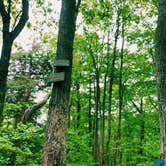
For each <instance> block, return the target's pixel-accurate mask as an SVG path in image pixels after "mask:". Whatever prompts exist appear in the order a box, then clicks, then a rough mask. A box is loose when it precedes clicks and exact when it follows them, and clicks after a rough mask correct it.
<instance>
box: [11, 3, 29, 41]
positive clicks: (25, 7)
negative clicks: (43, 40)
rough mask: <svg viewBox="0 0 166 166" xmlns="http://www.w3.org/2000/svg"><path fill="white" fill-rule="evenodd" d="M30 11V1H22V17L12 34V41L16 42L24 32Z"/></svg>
mask: <svg viewBox="0 0 166 166" xmlns="http://www.w3.org/2000/svg"><path fill="white" fill-rule="evenodd" d="M28 11H29V0H22V15H21V17H20V20H19V22H18V24H17V25H16V27H15V28H14V30H13V31H12V32H11V34H12V39H13V40H14V39H15V38H16V37H17V36H18V35H19V34H20V32H21V31H22V29H23V28H24V26H25V24H26V22H27V20H28V18H29V16H28Z"/></svg>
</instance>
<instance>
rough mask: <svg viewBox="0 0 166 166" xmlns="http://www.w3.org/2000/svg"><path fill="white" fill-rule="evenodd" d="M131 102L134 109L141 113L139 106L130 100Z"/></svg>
mask: <svg viewBox="0 0 166 166" xmlns="http://www.w3.org/2000/svg"><path fill="white" fill-rule="evenodd" d="M131 102H132V104H133V106H134V107H135V109H136V110H137V111H138V112H139V113H141V110H140V108H139V107H138V106H137V105H136V104H135V103H134V101H132V100H131Z"/></svg>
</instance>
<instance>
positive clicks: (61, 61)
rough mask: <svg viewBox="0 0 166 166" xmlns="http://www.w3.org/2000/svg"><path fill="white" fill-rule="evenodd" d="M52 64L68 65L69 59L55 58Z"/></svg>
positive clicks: (58, 65)
mask: <svg viewBox="0 0 166 166" xmlns="http://www.w3.org/2000/svg"><path fill="white" fill-rule="evenodd" d="M54 66H55V67H69V66H70V61H69V60H66V59H57V60H55V63H54Z"/></svg>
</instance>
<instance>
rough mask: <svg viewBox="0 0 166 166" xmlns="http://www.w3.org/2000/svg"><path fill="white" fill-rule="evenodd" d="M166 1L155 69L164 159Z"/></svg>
mask: <svg viewBox="0 0 166 166" xmlns="http://www.w3.org/2000/svg"><path fill="white" fill-rule="evenodd" d="M165 32H166V1H165V0H160V1H159V6H158V22H157V30H156V69H157V85H158V102H159V115H160V158H161V159H163V160H166V47H165V44H166V33H165Z"/></svg>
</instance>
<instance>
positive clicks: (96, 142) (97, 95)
mask: <svg viewBox="0 0 166 166" xmlns="http://www.w3.org/2000/svg"><path fill="white" fill-rule="evenodd" d="M99 108H100V83H99V72H98V70H97V71H96V93H95V114H94V154H93V155H94V160H95V162H96V164H98V159H99V158H98V152H99V140H98V138H99V136H98V114H99Z"/></svg>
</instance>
